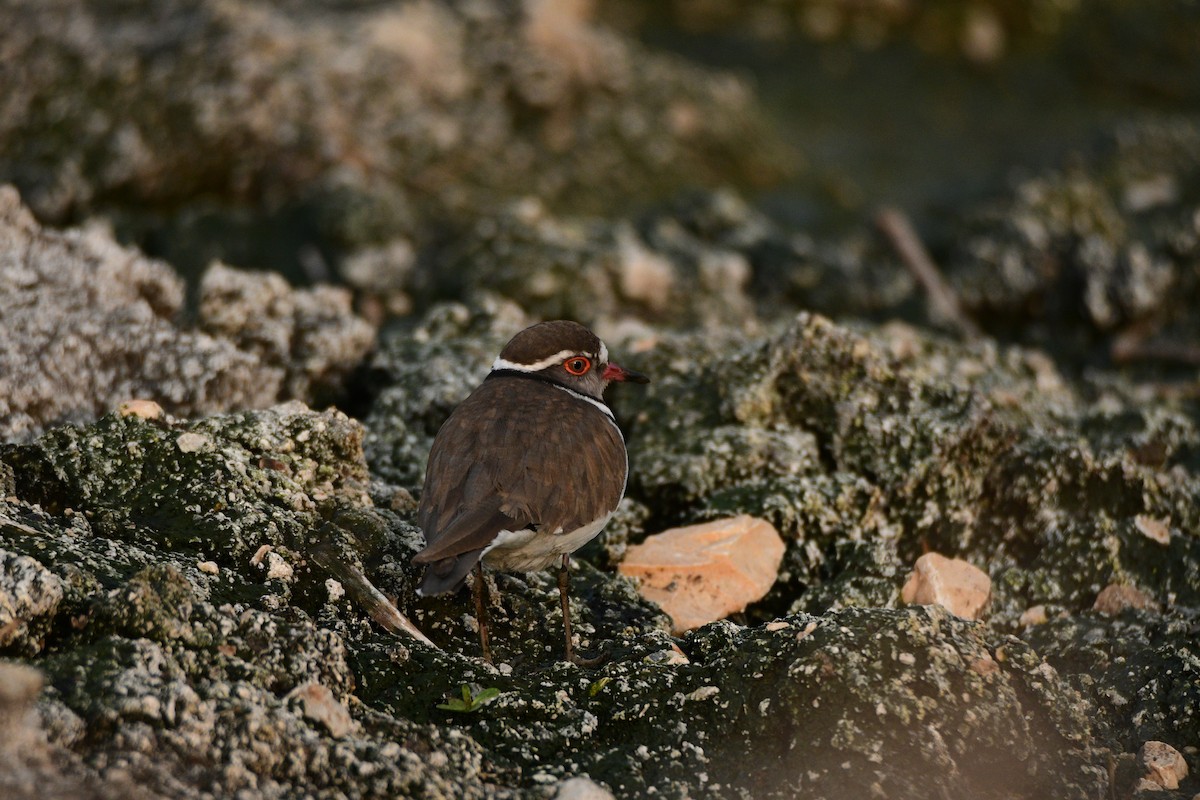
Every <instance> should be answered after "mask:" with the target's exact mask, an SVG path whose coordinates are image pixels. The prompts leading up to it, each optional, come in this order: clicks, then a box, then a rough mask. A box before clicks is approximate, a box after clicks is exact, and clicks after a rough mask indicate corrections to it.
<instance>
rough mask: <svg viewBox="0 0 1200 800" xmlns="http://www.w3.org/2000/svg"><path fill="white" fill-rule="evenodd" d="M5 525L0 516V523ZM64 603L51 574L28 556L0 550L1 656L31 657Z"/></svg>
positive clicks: (56, 581)
mask: <svg viewBox="0 0 1200 800" xmlns="http://www.w3.org/2000/svg"><path fill="white" fill-rule="evenodd" d="M2 521H7V520H6V519H5V517H3V516H0V522H2ZM62 599H63V585H62V581H61V580H59V578H58V577H57V576H55V575H54V573H53V572H51V571H49V570H47V569H46V568H45V567H43V566H42V565H41V564H40V563H38V562H37V561H35V560H34V559H32V558H29V557H27V556H23V555H18V554H17V553H13V552H10V551H8V550H4V549H0V653H4V652H12V653H19V654H22V655H33V654H35V653H37V652H38V651H39V650H41V649H42V645H43V637H44V636H45V634H46V633H47V631H48V630H49V629H50V624H51V622H52V621H53V620H54V616H55V614H56V613H57V611H58V606H59V603H61V602H62Z"/></svg>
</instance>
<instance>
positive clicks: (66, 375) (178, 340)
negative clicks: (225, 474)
mask: <svg viewBox="0 0 1200 800" xmlns="http://www.w3.org/2000/svg"><path fill="white" fill-rule="evenodd" d="M183 293H184V286H183V281H182V280H181V279H180V278H179V277H177V276H176V275H174V274H173V273H172V271H171V269H170V268H169V267H168V266H167V265H166V264H164V263H162V262H159V261H155V260H152V259H148V258H146V257H145V256H143V255H142V254H141V253H139V252H138V251H137V250H135V249H132V248H125V247H122V246H120V245H118V244H117V243H116V242H115V241H114V240H113V238H112V234H111V233H109V232H107V231H104V230H102V229H100V228H95V227H93V228H89V229H78V230H68V231H65V232H58V231H51V230H48V229H44V228H41V227H39V226H38V225H37V223H36V222H35V221H34V220H33V217H32V215H31V214H30V213H29V210H28V209H26V208H25V207H24V206H22V205H21V202H20V198H19V197H18V196H17V194H16V192H15V191H13V190H12V188H11V187H0V319H3V321H4V335H3V336H0V440H11V439H29V438H31V437H32V436H34V435H36V434H37V433H38V432H39V431H40V430H42V429H43V428H44V427H47V426H50V425H54V424H61V423H65V422H88V421H90V420H92V419H95V418H96V417H98V416H100V415H101V414H103V413H105V412H106V411H109V410H111V409H113V408H114V407H116V406H117V405H118V404H120V403H123V402H126V401H129V400H133V399H135V398H137V399H147V400H153V401H156V402H157V403H158V404H160V405H161V406H163V407H164V408H165V409H166V410H168V411H170V412H171V413H174V414H180V415H193V414H207V413H213V412H216V411H220V410H223V409H230V408H246V407H251V408H255V407H263V406H267V405H270V404H272V403H274V402H277V401H279V400H281V399H287V398H290V397H298V398H302V399H311V398H313V397H320V396H327V395H329V394H331V393H332V392H335V391H336V390H338V389H339V388H340V386H341V383H342V381H343V379H344V377H345V375H346V374H347V373H349V372H350V371H351V370H352V369H354V368H355V367H356V366H357V365H358V364H359V362H360V361H361V360H362V358H363V356H364V355H365V353H366V351H367V349H368V348H369V347H370V345H371V342H372V330H371V328H370V326H369V325H367V323H366V322H364V321H363V320H361V319H359V318H358V317H356V316H354V315H353V314H352V313H351V311H350V308H349V299H348V297H347V296H346V295H345V294H344V293H343V292H342V291H341V290H335V289H330V288H316V289H311V290H294V289H291V288H289V287H288V286H287V285H286V283H285V282H284V281H283V280H282V279H280V278H279V277H278V276H255V275H252V274H249V273H239V272H236V271H234V270H231V269H228V268H224V267H222V268H219V269H217V270H215V271H214V272H213V274H212V277H211V278H210V281H209V284H208V287H207V294H206V297H207V298H208V299H209V303H208V305H207V306H205V308H203V309H202V312H201V313H202V328H203V329H204V330H203V331H190V330H185V329H182V328H181V327H180V326H179V324H178V317H179V316H180V312H181V309H182V306H183ZM216 298H219V299H220V301H221V302H222V303H225V304H226V305H225V307H224V310H223V311H221V312H218V311H216V310H215V309H214V308H213V303H214V302H216ZM235 298H237V299H238V300H239V302H238V304H237V305H236V306H235V305H234V303H233V302H232V300H233V299H235ZM202 301H203V299H202ZM204 331H207V332H204ZM210 334H211V335H210Z"/></svg>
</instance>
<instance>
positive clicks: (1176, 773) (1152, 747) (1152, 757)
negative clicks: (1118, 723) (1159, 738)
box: [1138, 741, 1188, 789]
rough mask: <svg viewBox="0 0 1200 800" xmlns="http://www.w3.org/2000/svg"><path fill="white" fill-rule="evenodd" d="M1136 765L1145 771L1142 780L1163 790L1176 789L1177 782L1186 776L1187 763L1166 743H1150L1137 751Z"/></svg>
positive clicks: (1177, 786)
mask: <svg viewBox="0 0 1200 800" xmlns="http://www.w3.org/2000/svg"><path fill="white" fill-rule="evenodd" d="M1138 763H1140V764H1141V765H1142V768H1143V769H1144V770H1145V774H1144V776H1143V777H1144V778H1145V780H1148V781H1150V782H1151V783H1155V784H1157V785H1159V786H1161V787H1162V788H1164V789H1178V788H1179V782H1180V781H1181V780H1183V779H1184V778H1186V777H1187V776H1188V765H1187V761H1185V760H1184V758H1183V753H1180V752H1179V751H1178V750H1176V749H1175V748H1174V747H1171V745H1169V744H1167V743H1166V742H1155V741H1150V742H1146V743H1145V744H1143V745H1142V749H1141V750H1139V751H1138Z"/></svg>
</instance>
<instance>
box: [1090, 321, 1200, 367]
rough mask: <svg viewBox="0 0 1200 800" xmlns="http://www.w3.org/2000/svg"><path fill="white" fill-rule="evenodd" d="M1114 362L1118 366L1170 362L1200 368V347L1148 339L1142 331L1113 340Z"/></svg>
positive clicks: (1122, 335) (1111, 349)
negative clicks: (1139, 362)
mask: <svg viewBox="0 0 1200 800" xmlns="http://www.w3.org/2000/svg"><path fill="white" fill-rule="evenodd" d="M1110 352H1111V354H1112V360H1113V361H1115V362H1117V363H1118V364H1128V363H1130V362H1132V361H1168V362H1174V363H1177V364H1187V365H1189V366H1200V345H1194V344H1188V343H1186V342H1170V341H1166V340H1164V339H1147V338H1146V337H1145V335H1143V334H1142V333H1141V331H1137V330H1134V331H1130V332H1128V333H1122V334H1121V335H1119V336H1117V337H1116V338H1115V339H1113V340H1112V345H1111V348H1110Z"/></svg>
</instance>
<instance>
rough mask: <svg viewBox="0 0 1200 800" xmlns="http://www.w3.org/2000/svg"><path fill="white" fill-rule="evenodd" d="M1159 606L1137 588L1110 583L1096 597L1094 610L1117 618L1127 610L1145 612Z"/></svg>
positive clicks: (1093, 604) (1093, 605)
mask: <svg viewBox="0 0 1200 800" xmlns="http://www.w3.org/2000/svg"><path fill="white" fill-rule="evenodd" d="M1157 605H1158V604H1157V603H1155V602H1154V598H1153V597H1151V596H1150V595H1148V594H1146V593H1145V592H1143V591H1142V590H1141V589H1138V588H1137V587H1134V586H1125V585H1123V584H1120V583H1110V584H1109V585H1108V586H1105V587H1104V588H1103V589H1101V590H1100V594H1098V595H1096V602H1094V603H1092V610H1093V611H1099V612H1100V613H1101V614H1104V615H1106V616H1109V617H1115V616H1116V615H1117V614H1120V613H1121V612H1122V611H1124V610H1125V609H1127V608H1136V609H1139V610H1143V611H1144V610H1146V609H1154V608H1156V607H1157Z"/></svg>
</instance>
